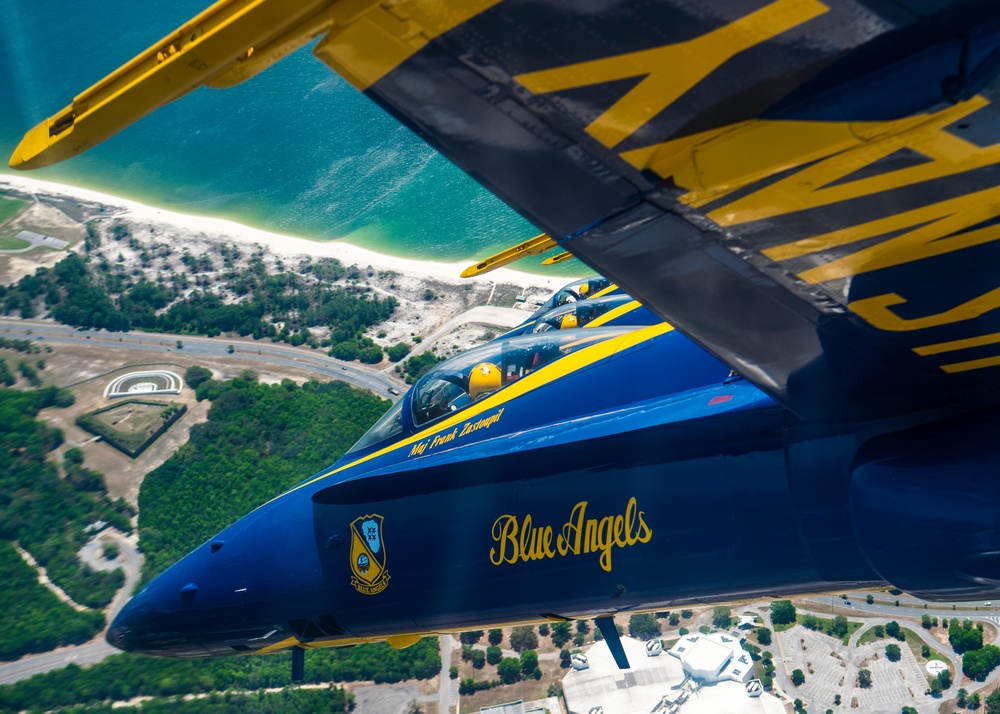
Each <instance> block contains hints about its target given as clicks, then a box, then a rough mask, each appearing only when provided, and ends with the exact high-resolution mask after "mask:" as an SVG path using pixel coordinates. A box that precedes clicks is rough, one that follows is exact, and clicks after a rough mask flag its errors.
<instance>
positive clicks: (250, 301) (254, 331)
mask: <svg viewBox="0 0 1000 714" xmlns="http://www.w3.org/2000/svg"><path fill="white" fill-rule="evenodd" d="M168 250H169V249H168ZM222 250H223V255H224V256H227V257H228V256H231V255H233V254H232V253H231V252H230V251H237V254H238V249H236V248H231V249H230V248H223V249H222ZM241 257H242V256H241ZM182 260H183V265H184V266H185V268H186V270H187V271H188V272H171V273H168V274H166V275H165V274H163V273H160V275H159V277H158V279H157V280H156V281H152V280H149V279H147V278H146V277H144V273H142V271H139V275H134V274H133V272H132V271H129V270H127V269H126V268H125V266H124V265H123V264H120V263H117V264H112V263H111V262H109V261H108V260H107V259H106V258H105V257H101V258H100V259H92V258H91V256H84V257H81V256H79V255H77V254H75V253H70V254H69V255H68V256H66V257H65V258H63V259H62V260H61V261H59V262H58V263H56V264H55V266H53V267H52V268H38V269H37V270H36V271H35V273H34V274H33V275H27V276H25V277H23V278H21V279H20V280H19V281H18V282H16V283H14V284H12V285H8V286H2V285H0V313H2V314H3V315H17V316H19V317H21V318H25V319H27V318H33V317H43V316H46V315H47V316H50V317H52V318H53V319H55V320H57V321H58V322H61V323H63V324H66V325H71V326H73V327H79V328H84V329H90V328H97V329H105V330H109V331H112V332H127V331H128V330H145V331H149V332H170V333H176V334H189V335H206V336H208V337H216V336H218V335H221V334H224V333H229V334H236V335H239V336H241V337H248V336H252V337H253V338H254V339H263V338H266V339H270V340H271V341H274V342H286V343H288V344H290V345H292V346H298V345H302V344H306V345H309V346H311V347H315V348H321V347H322V348H324V349H327V350H328V351H329V353H330V354H331V355H332V356H335V357H337V358H338V359H344V360H348V361H350V360H355V359H360V360H361V361H362V362H366V363H369V364H377V363H379V362H381V361H382V359H383V354H384V353H383V350H382V347H381V346H379V345H378V344H376V343H375V341H374V340H372V339H371V338H370V337H367V336H366V335H365V331H366V330H367V329H368V328H370V327H372V326H374V325H377V324H379V323H380V322H382V321H384V320H386V319H388V318H389V316H390V315H392V313H393V311H394V310H395V309H396V306H397V304H398V303H397V301H396V299H395V298H393V297H391V296H386V297H381V298H380V297H378V296H377V295H373V294H371V293H370V288H366V287H363V286H361V285H358V284H357V283H358V281H359V279H360V276H361V273H360V272H359V270H358V268H357V266H352V267H350V268H346V267H344V266H343V265H341V264H340V262H339V261H337V260H333V259H322V260H319V261H316V262H312V261H303V262H302V263H301V264H300V265H298V266H296V268H295V270H282V271H280V272H278V273H271V274H269V273H268V268H267V266H266V265H265V263H264V261H263V259H262V258H261V257H260V256H253V257H251V258H250V259H249V260H248V261H247V262H246V264H245V265H242V264H237V263H236V262H235V260H232V261H230V264H229V265H226V266H224V267H223V269H222V270H221V274H220V275H219V276H218V280H217V281H215V282H209V281H207V280H203V279H202V278H201V277H200V276H199V273H200V272H203V271H204V270H207V269H211V268H214V267H215V266H214V265H213V264H212V263H211V261H210V259H209V258H208V257H207V256H200V257H199V258H193V257H191V256H189V255H188V254H185V255H184V256H182ZM206 261H208V262H207V263H206ZM341 283H343V284H341ZM226 296H228V297H229V299H226ZM317 328H320V329H319V330H318V333H322V334H328V336H326V337H323V338H318V337H316V336H314V335H313V334H312V332H311V329H312V330H316V329H317ZM407 351H408V348H405V349H396V350H393V352H392V356H393V357H395V359H394V360H393V361H397V360H398V359H401V358H402V357H403V356H404V355H405V354H406V352H407Z"/></svg>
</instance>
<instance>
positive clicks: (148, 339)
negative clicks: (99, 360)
mask: <svg viewBox="0 0 1000 714" xmlns="http://www.w3.org/2000/svg"><path fill="white" fill-rule="evenodd" d="M0 336H3V337H11V338H22V339H23V338H29V339H32V340H40V341H43V342H62V343H68V344H92V345H101V346H104V347H128V348H129V349H137V350H144V351H147V352H159V353H163V354H165V353H168V352H169V353H171V354H173V353H174V352H177V351H178V350H177V340H180V341H181V343H182V344H183V345H184V346H183V348H182V350H181V351H182V352H183V353H184V354H186V355H205V356H210V357H215V358H223V359H225V358H239V359H241V360H251V361H256V362H266V363H268V364H281V365H286V366H288V367H298V368H299V369H303V370H307V371H310V372H314V373H316V374H322V375H324V376H326V377H331V378H333V379H340V380H343V381H345V382H348V383H350V384H353V385H354V386H356V387H361V388H362V389H367V390H369V391H371V392H374V393H375V394H377V395H379V396H381V397H384V398H386V399H392V400H393V401H396V400H397V399H399V395H396V394H393V393H391V392H390V391H389V390H390V389H394V390H396V391H397V392H400V393H402V392H404V391H406V389H407V388H408V387H407V386H406V385H405V384H404V383H403V382H402V381H401V380H399V379H397V378H396V377H394V376H392V375H391V374H389V373H386V372H382V371H380V370H378V369H374V368H371V367H366V366H364V365H358V364H357V363H354V362H343V361H341V360H338V359H334V358H333V357H328V356H327V355H325V354H324V353H323V352H320V351H319V350H313V349H310V348H308V347H304V348H303V347H290V346H286V345H280V344H276V343H272V342H256V341H251V340H243V339H238V338H237V339H231V338H226V337H219V338H212V337H193V336H191V335H174V334H168V333H153V332H140V331H138V330H132V331H131V332H107V331H105V330H88V331H84V332H82V331H80V330H77V329H76V328H73V327H68V326H66V325H60V324H58V323H55V322H47V321H40V320H21V319H18V318H11V317H0ZM229 345H233V347H234V352H233V353H232V354H230V353H229ZM64 386H68V385H64Z"/></svg>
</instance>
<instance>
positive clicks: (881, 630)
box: [873, 625, 885, 639]
mask: <svg viewBox="0 0 1000 714" xmlns="http://www.w3.org/2000/svg"><path fill="white" fill-rule="evenodd" d="M873 629H874V630H875V636H876V637H877V638H879V639H882V638H883V637H885V627H883V626H882V625H875V627H874V628H873Z"/></svg>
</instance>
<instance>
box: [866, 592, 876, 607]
mask: <svg viewBox="0 0 1000 714" xmlns="http://www.w3.org/2000/svg"><path fill="white" fill-rule="evenodd" d="M865 602H866V603H868V604H869V605H871V604H873V603H874V602H875V597H874V596H873V595H871V594H869V595H866V596H865Z"/></svg>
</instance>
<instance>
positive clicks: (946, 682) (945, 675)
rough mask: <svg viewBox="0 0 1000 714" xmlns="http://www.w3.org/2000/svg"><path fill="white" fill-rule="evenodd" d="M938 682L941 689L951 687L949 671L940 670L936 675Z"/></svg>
mask: <svg viewBox="0 0 1000 714" xmlns="http://www.w3.org/2000/svg"><path fill="white" fill-rule="evenodd" d="M937 678H938V681H939V682H940V683H941V689H948V688H949V687H950V686H951V670H950V669H942V670H941V671H940V672H938V675H937Z"/></svg>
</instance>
